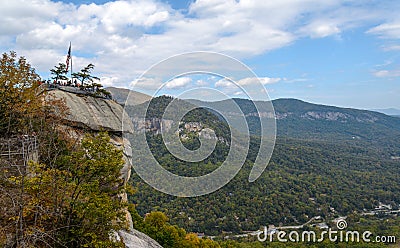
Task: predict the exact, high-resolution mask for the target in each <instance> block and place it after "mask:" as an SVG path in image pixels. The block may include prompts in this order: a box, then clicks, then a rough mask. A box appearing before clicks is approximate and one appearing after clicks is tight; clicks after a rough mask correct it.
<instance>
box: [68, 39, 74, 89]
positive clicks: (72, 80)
mask: <svg viewBox="0 0 400 248" xmlns="http://www.w3.org/2000/svg"><path fill="white" fill-rule="evenodd" d="M69 47H71V41H70V42H69ZM70 59H71V85H72V84H73V83H74V79H73V78H72V48H71V58H70Z"/></svg>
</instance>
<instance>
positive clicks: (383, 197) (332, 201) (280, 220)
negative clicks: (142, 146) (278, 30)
mask: <svg viewBox="0 0 400 248" xmlns="http://www.w3.org/2000/svg"><path fill="white" fill-rule="evenodd" d="M239 101H240V100H239ZM166 102H167V100H166V98H163V97H162V98H159V99H158V100H157V99H156V100H155V102H154V103H153V105H151V106H152V107H150V110H149V111H148V113H152V114H149V116H148V117H149V118H151V117H155V116H157V113H161V112H162V109H163V108H162V107H161V106H165V103H166ZM244 103H246V105H243V106H244V107H243V109H246V108H247V111H249V113H250V111H251V105H248V102H247V101H246V100H244ZM291 104H292V105H291ZM301 104H303V105H304V106H302V105H301ZM274 106H275V110H276V111H277V113H278V114H279V113H284V112H283V111H289V112H290V113H294V114H292V115H291V117H290V118H284V119H283V120H279V119H278V122H277V125H278V139H277V142H276V147H275V150H274V153H273V156H272V159H271V162H270V164H269V165H268V167H267V169H266V171H265V172H264V173H263V174H262V176H261V177H260V178H259V179H258V180H257V181H255V182H254V183H249V182H248V175H249V173H250V170H251V167H252V165H251V163H252V159H254V156H253V155H254V154H255V153H256V152H257V138H256V136H253V139H252V144H253V145H252V146H251V149H250V151H249V153H250V155H249V157H248V158H249V159H248V160H247V162H246V164H245V165H244V168H243V169H242V170H241V171H240V172H239V174H238V175H237V176H236V177H235V178H234V179H233V180H232V181H231V182H230V183H229V184H227V185H226V186H225V187H223V188H221V189H220V190H218V191H216V192H214V193H212V194H209V195H205V196H201V197H196V198H178V197H173V196H169V195H166V194H163V193H160V192H158V191H156V190H154V189H152V188H151V187H149V186H148V185H147V184H146V183H144V182H143V181H142V180H141V179H140V178H139V177H138V176H137V175H133V177H132V183H133V185H134V187H135V188H137V189H138V191H137V193H136V194H135V195H133V196H132V197H131V199H130V200H131V201H132V202H134V203H136V204H137V210H138V212H139V213H140V214H141V215H144V214H145V213H148V212H151V211H155V210H160V211H163V212H165V213H166V214H167V215H168V216H169V217H170V221H171V223H173V224H177V225H179V226H180V227H183V228H185V229H186V230H188V231H193V232H205V233H206V234H207V235H217V234H221V233H223V232H233V233H241V232H243V231H249V230H257V229H259V228H260V226H264V225H268V224H274V225H276V226H277V225H296V224H302V223H304V222H306V221H307V220H309V219H310V218H311V217H313V216H322V217H323V218H324V219H325V220H331V219H333V218H334V217H335V216H339V215H342V216H344V215H349V214H352V213H353V212H354V211H355V212H358V213H360V212H362V211H365V210H371V209H373V208H374V207H376V206H378V205H379V202H381V203H385V204H390V205H391V206H393V208H394V209H397V208H398V206H399V203H400V197H399V195H400V179H399V177H398V175H399V173H400V160H396V159H393V156H394V155H396V154H398V149H399V145H398V144H399V139H395V137H396V135H398V126H396V124H397V123H398V121H397V120H394V119H392V118H391V117H387V116H385V115H382V114H379V113H374V112H369V111H359V110H351V109H350V110H349V109H340V108H336V107H320V108H318V106H316V105H311V104H308V103H304V102H301V103H300V105H299V104H298V101H297V100H282V101H279V100H278V101H277V102H276V104H275V103H274ZM153 108H154V109H153ZM199 111H200V112H202V114H201V118H198V119H197V120H199V119H200V120H201V121H202V122H205V123H206V122H208V123H216V119H215V116H212V115H211V113H210V112H208V114H207V112H204V111H207V110H199ZM304 111H305V113H307V112H308V111H315V112H341V113H343V114H344V115H345V116H347V117H346V121H347V122H340V121H338V120H321V119H310V118H308V119H307V118H303V117H301V116H302V115H303V114H302V113H304ZM196 114H199V113H190V114H188V115H187V116H186V118H187V120H196V118H195V117H196ZM357 118H358V119H357ZM368 118H372V119H373V120H374V122H369V121H368V120H370V119H368ZM211 120H212V121H211ZM251 120H252V119H251V118H249V119H248V121H249V122H251ZM357 124H359V125H357ZM210 125H211V124H210ZM347 125H348V126H349V128H347V127H348V126H347ZM212 127H213V128H214V129H217V130H216V132H217V133H220V134H222V135H223V136H224V135H227V133H226V132H218V128H221V127H222V128H225V125H224V123H223V122H221V124H219V125H212ZM348 129H350V130H351V132H352V133H351V135H353V136H354V135H357V136H359V138H351V139H344V138H343V137H346V135H349V133H348ZM284 130H285V131H284ZM285 132H286V133H285ZM353 132H357V133H353ZM363 132H368V135H365V134H364V135H363V136H361V135H362V134H363ZM254 133H256V132H254ZM318 133H319V134H320V136H319V137H318V136H315V135H316V134H318ZM380 134H381V135H382V139H377V138H376V137H378V136H379V135H380ZM147 137H148V143H149V145H150V147H151V148H152V151H154V155H155V157H156V158H157V160H158V161H159V162H160V164H161V165H162V166H164V167H165V168H167V169H168V170H170V171H171V172H174V173H176V174H179V175H185V176H198V175H203V174H206V173H209V172H211V171H212V170H214V169H215V168H217V167H218V166H219V165H220V164H221V163H222V161H223V160H224V158H225V156H226V154H227V152H228V150H229V146H228V145H226V144H225V143H222V142H219V143H218V145H217V149H216V151H215V152H214V153H213V154H212V155H211V156H210V157H209V158H208V159H207V160H205V161H203V162H199V163H187V162H183V161H180V160H177V159H175V158H174V157H173V156H172V155H171V154H169V153H168V152H167V150H166V149H165V147H164V145H162V140H161V136H160V135H157V134H154V133H151V132H149V133H148V135H147ZM315 137H317V138H315ZM375 139H376V140H375ZM369 141H371V142H369ZM372 141H376V142H372ZM185 142H186V143H191V142H196V139H195V138H193V139H189V140H186V141H185ZM188 146H189V147H190V144H189V145H188ZM193 147H194V146H193Z"/></svg>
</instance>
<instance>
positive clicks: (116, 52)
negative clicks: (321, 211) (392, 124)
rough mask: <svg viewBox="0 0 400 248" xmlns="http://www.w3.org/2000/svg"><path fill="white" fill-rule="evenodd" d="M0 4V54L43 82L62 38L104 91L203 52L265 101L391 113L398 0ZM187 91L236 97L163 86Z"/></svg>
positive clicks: (395, 97)
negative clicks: (238, 70)
mask: <svg viewBox="0 0 400 248" xmlns="http://www.w3.org/2000/svg"><path fill="white" fill-rule="evenodd" d="M0 2H1V8H0V23H1V25H0V47H1V49H0V50H1V51H2V52H7V51H10V50H14V51H16V52H17V53H18V54H19V55H23V56H25V57H26V58H27V59H28V60H29V61H30V62H31V64H32V65H33V66H34V67H35V68H36V69H37V71H38V72H39V74H40V75H41V76H42V77H43V78H45V79H47V78H48V77H49V73H48V71H49V69H50V68H52V67H53V66H54V65H56V64H58V63H59V62H65V59H66V53H67V50H68V45H69V42H71V43H72V55H73V69H74V70H76V69H78V68H81V67H83V66H84V65H87V64H88V63H93V64H95V65H96V68H95V71H94V72H95V74H96V75H97V76H100V77H101V81H102V83H103V84H104V85H106V86H110V85H113V86H117V87H126V88H129V87H130V86H131V85H132V82H136V81H135V80H137V78H138V77H139V76H140V75H141V74H142V73H143V72H144V71H146V70H147V69H148V67H149V66H151V65H153V64H155V63H157V62H159V61H160V60H163V59H165V58H168V57H170V56H173V55H176V54H179V53H185V52H192V51H210V52H218V53H223V54H226V55H229V56H232V57H234V58H236V59H239V60H240V61H242V62H243V63H245V64H246V65H248V66H249V67H250V68H251V69H252V70H253V71H254V72H255V73H256V74H257V76H258V77H259V78H260V82H261V83H262V84H263V85H264V86H265V88H266V89H267V91H268V93H269V95H270V96H271V98H273V99H275V98H282V97H290V98H299V99H303V100H306V101H311V102H315V103H323V104H331V105H338V106H346V107H357V108H365V109H371V108H389V107H394V108H399V109H400V97H399V96H400V63H399V62H400V15H399V14H398V13H399V11H400V1H398V0H393V1H390V0H379V1H378V0H369V1H364V0H343V1H339V0H324V1H317V0H240V1H239V0H236V1H235V0H197V1H183V0H174V1H172V0H126V1H122V0H117V1H107V0H92V1H91V0H80V1H79V0H75V1H74V0H64V1H50V0H13V1H8V0H0ZM237 80H238V82H239V83H241V84H245V85H251V83H252V79H251V78H237ZM147 83H148V84H151V82H147ZM191 85H197V86H199V85H201V86H207V87H212V88H216V89H218V90H223V91H225V92H226V93H227V94H230V95H232V96H240V93H239V92H237V91H235V90H232V89H231V88H232V85H231V84H230V82H229V81H226V80H222V79H221V78H215V77H211V76H208V77H199V76H198V75H195V76H193V77H181V78H177V79H175V80H173V81H171V82H169V83H168V84H166V87H165V88H166V92H170V93H171V94H172V93H173V94H177V93H179V92H182V91H184V90H187V89H188V88H190V87H191ZM144 91H145V90H144Z"/></svg>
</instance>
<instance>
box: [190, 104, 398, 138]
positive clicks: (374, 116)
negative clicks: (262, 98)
mask: <svg viewBox="0 0 400 248" xmlns="http://www.w3.org/2000/svg"><path fill="white" fill-rule="evenodd" d="M190 101H191V102H192V103H194V104H197V105H202V106H208V107H210V108H217V109H219V110H221V109H222V110H223V112H224V114H225V115H229V116H231V117H232V118H234V117H235V116H236V115H239V114H240V113H236V112H234V111H233V110H232V108H231V107H230V102H229V101H228V100H224V101H218V102H201V101H198V100H190ZM234 101H235V102H236V103H237V104H238V105H239V107H240V108H241V110H242V111H243V114H244V115H245V116H246V119H247V121H248V124H249V128H250V132H251V133H253V134H258V133H259V131H260V129H259V128H260V127H259V122H260V121H259V118H269V116H270V114H269V113H268V112H266V111H269V110H268V106H269V105H268V103H267V102H257V106H259V109H258V113H259V114H257V111H256V109H255V106H254V104H253V103H252V102H251V101H250V100H246V99H234ZM272 103H273V106H274V110H275V116H276V119H277V131H278V136H284V137H291V138H300V139H308V140H309V139H311V140H321V139H322V140H326V141H335V140H347V141H352V140H355V141H368V142H374V143H382V142H384V143H387V142H389V143H391V142H390V141H391V140H393V139H395V137H397V139H398V138H399V137H400V118H396V117H392V116H388V115H385V114H382V113H378V112H373V111H368V110H358V109H351V108H339V107H334V106H326V105H319V104H312V103H308V102H304V101H301V100H297V99H277V100H273V101H272Z"/></svg>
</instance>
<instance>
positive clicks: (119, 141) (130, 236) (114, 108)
mask: <svg viewBox="0 0 400 248" xmlns="http://www.w3.org/2000/svg"><path fill="white" fill-rule="evenodd" d="M49 96H50V97H55V98H57V99H64V100H65V102H66V105H67V106H68V108H69V114H68V116H67V117H66V120H67V121H68V124H67V126H64V127H62V128H63V129H64V130H66V131H67V132H68V133H69V135H71V136H72V137H75V138H77V139H81V138H83V137H84V135H85V132H86V131H90V132H99V131H109V135H110V137H111V141H110V142H111V143H112V144H113V145H114V146H116V147H117V148H118V149H121V150H122V151H123V155H124V157H123V158H124V161H125V164H124V166H123V168H122V169H121V177H122V178H123V179H124V183H127V182H128V181H129V178H130V175H131V168H132V150H131V144H130V142H129V140H128V139H125V138H124V137H123V133H124V132H130V133H132V132H133V125H132V124H131V121H130V120H129V118H128V117H127V115H126V113H125V112H124V109H123V107H122V106H121V105H119V104H118V103H116V102H115V101H113V100H108V99H103V98H95V97H91V96H85V95H77V94H73V93H70V92H65V91H62V90H52V91H50V92H49ZM121 198H122V200H123V201H127V200H128V199H127V195H126V194H123V195H122V196H121ZM126 218H127V219H128V222H129V223H130V230H129V231H118V238H120V239H122V241H123V242H124V243H125V245H126V247H133V248H136V247H141V248H153V247H154V248H156V247H157V248H158V247H161V246H160V245H159V244H158V243H157V242H156V241H154V240H153V239H151V238H150V237H148V236H146V235H145V234H143V233H140V232H138V231H136V230H134V229H133V226H132V218H131V216H130V214H129V212H127V213H126Z"/></svg>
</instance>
